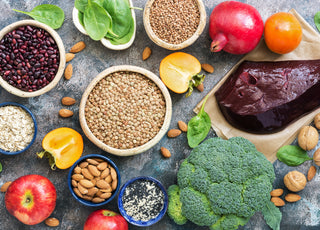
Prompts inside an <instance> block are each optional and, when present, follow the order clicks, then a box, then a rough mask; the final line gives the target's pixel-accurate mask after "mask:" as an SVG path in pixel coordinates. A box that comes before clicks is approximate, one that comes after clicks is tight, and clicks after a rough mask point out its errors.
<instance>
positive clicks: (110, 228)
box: [83, 209, 128, 230]
mask: <svg viewBox="0 0 320 230" xmlns="http://www.w3.org/2000/svg"><path fill="white" fill-rule="evenodd" d="M83 230H128V223H127V221H126V220H125V219H124V218H123V217H122V216H121V215H120V214H119V213H116V212H113V211H110V210H106V209H100V210H97V211H94V212H92V213H91V214H90V215H89V216H88V218H87V220H86V223H85V224H84V227H83Z"/></svg>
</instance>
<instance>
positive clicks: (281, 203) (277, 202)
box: [271, 197, 285, 207]
mask: <svg viewBox="0 0 320 230" xmlns="http://www.w3.org/2000/svg"><path fill="white" fill-rule="evenodd" d="M271 202H273V203H274V205H275V206H277V207H281V206H284V205H285V203H284V201H283V200H282V199H281V198H279V197H271Z"/></svg>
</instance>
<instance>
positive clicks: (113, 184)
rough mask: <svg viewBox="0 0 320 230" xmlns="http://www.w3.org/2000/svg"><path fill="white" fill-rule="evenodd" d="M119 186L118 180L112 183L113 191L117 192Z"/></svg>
mask: <svg viewBox="0 0 320 230" xmlns="http://www.w3.org/2000/svg"><path fill="white" fill-rule="evenodd" d="M117 186H118V181H117V180H113V181H112V183H111V188H112V191H114V190H116V188H117Z"/></svg>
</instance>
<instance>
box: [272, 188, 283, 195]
mask: <svg viewBox="0 0 320 230" xmlns="http://www.w3.org/2000/svg"><path fill="white" fill-rule="evenodd" d="M282 194H283V189H282V188H278V189H274V190H272V191H271V192H270V195H271V196H281V195H282Z"/></svg>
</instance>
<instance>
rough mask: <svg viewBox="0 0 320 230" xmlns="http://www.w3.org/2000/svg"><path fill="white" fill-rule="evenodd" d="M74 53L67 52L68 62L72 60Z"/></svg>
mask: <svg viewBox="0 0 320 230" xmlns="http://www.w3.org/2000/svg"><path fill="white" fill-rule="evenodd" d="M74 56H75V55H74V54H73V53H66V62H69V61H71V60H72V59H73V58H74Z"/></svg>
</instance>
